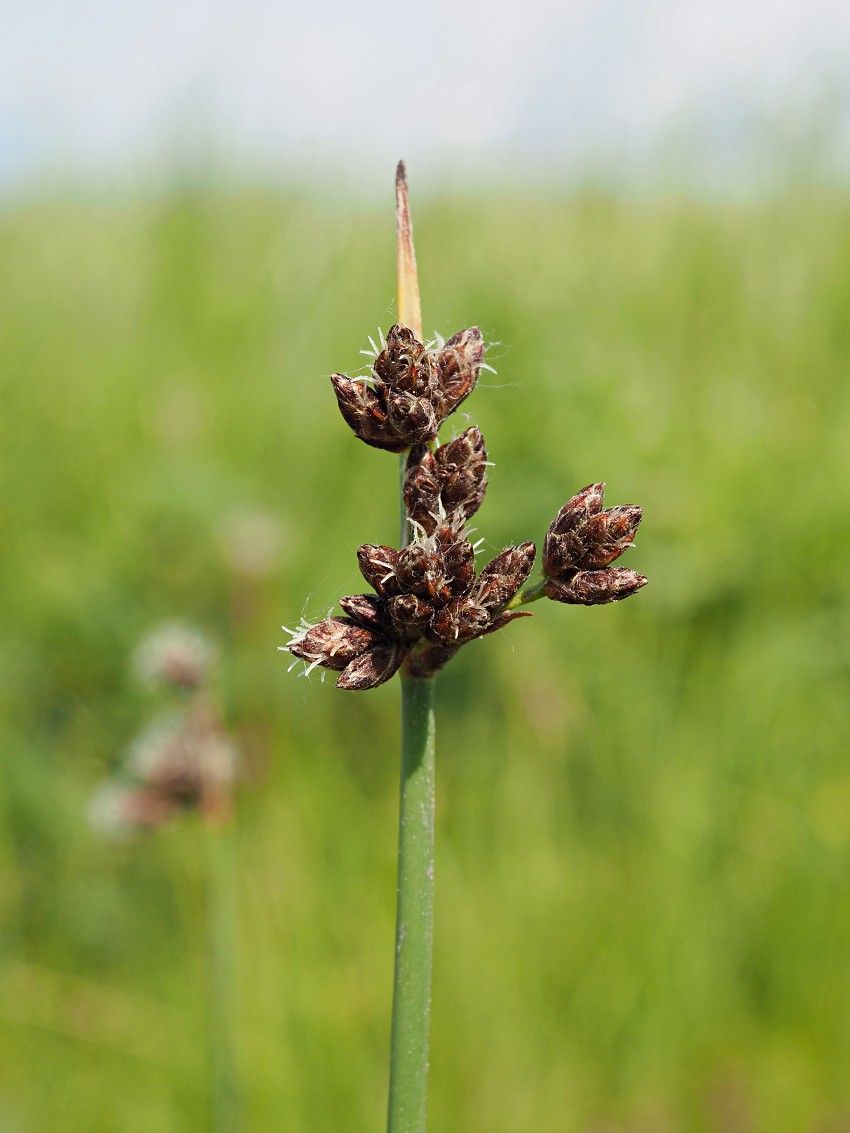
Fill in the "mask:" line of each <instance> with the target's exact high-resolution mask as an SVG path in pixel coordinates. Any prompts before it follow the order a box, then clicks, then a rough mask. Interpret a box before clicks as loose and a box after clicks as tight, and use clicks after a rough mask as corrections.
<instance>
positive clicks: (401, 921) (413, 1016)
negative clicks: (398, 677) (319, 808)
mask: <svg viewBox="0 0 850 1133" xmlns="http://www.w3.org/2000/svg"><path fill="white" fill-rule="evenodd" d="M401 710H402V717H401V718H402V726H401V793H400V805H399V829H398V907H397V918H396V951H395V977H394V980H393V1022H392V1040H391V1044H390V1097H389V1112H388V1119H387V1133H423V1131H424V1129H425V1109H426V1100H427V1095H428V1029H429V1021H430V1014H431V951H432V939H433V927H434V778H435V777H434V681H433V679H424V680H423V679H419V678H415V677H408V676H404V675H403V676H402V682H401Z"/></svg>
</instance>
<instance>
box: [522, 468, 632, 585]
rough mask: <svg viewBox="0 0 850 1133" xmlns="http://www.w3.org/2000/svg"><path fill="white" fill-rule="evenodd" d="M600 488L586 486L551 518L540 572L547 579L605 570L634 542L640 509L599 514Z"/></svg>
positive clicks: (601, 490) (601, 509) (598, 485)
mask: <svg viewBox="0 0 850 1133" xmlns="http://www.w3.org/2000/svg"><path fill="white" fill-rule="evenodd" d="M604 488H605V485H604V484H601V483H600V484H589V485H588V486H587V487H586V488H582V490H581V491H580V492H577V493H576V495H574V496H573V498H572V499H571V500H569V501H568V502H567V503H566V504H565V505H564V506H563V507H562V508H561V510H560V511H559V512H558V514H557V515H556V516H555V518H554V520H553V521H552V524H551V525H550V527H549V530H548V532H547V533H546V539H545V542H544V544H543V571H544V573H545V574H546V575H547V576H548V577H549V578H553V579H564V578H566V577H567V576H568V575H570V574H571V572H573V571H576V570H600V569H602V568H604V567H607V566H609V565H610V564H611V563H612V562H614V560H615V559H618V558H619V557H620V555H622V553H623V551H625V549H626V548H627V547H628V546H629V544H630V543H631V542H632V541H633V540H634V537H635V531H636V530H637V525H638V524H639V523H640V520H641V515H642V511H641V509H640V508H639V507H636V506H634V505H627V506H621V507H612V508H606V509H604V510H603V508H602V494H603V491H604Z"/></svg>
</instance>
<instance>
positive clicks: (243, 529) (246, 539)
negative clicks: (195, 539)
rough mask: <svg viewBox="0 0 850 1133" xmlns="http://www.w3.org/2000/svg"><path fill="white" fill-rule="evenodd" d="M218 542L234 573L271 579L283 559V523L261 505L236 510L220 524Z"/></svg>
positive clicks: (243, 576) (246, 576) (247, 577)
mask: <svg viewBox="0 0 850 1133" xmlns="http://www.w3.org/2000/svg"><path fill="white" fill-rule="evenodd" d="M218 545H219V548H220V550H221V554H222V557H223V558H224V561H225V563H226V564H227V566H228V567H229V568H230V570H231V571H232V572H233V574H235V575H238V576H239V577H241V578H246V579H262V578H268V577H269V576H270V575H272V574H274V572H275V571H276V570H277V568H278V565H279V564H280V561H281V557H282V554H283V548H284V531H283V526H282V525H281V523H280V521H279V520H278V519H277V517H276V516H274V515H272V514H271V513H270V512H267V511H262V510H260V509H258V508H254V509H252V508H244V509H240V510H238V511H233V512H231V513H230V514H229V515H226V516H225V517H224V518H223V519H222V521H221V523H220V524H219V526H218Z"/></svg>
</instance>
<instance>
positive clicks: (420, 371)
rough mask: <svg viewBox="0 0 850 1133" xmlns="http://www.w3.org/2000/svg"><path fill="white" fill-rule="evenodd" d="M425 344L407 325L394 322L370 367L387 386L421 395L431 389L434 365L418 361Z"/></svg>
mask: <svg viewBox="0 0 850 1133" xmlns="http://www.w3.org/2000/svg"><path fill="white" fill-rule="evenodd" d="M424 354H425V347H424V346H423V345H422V343H421V342H419V341H418V339H417V338H416V335H415V334H414V333H413V331H412V330H411V329H410V327H406V326H403V325H402V324H401V323H396V324H395V325H394V326H391V327H390V329H389V331H388V332H387V344H386V346H385V347H384V349H383V350H382V351H381V353H380V354H379V355H378V357H377V358H376V359H375V365H374V366H373V370H374V372H375V376H376V377H377V378H378V379H380V381H382V382H385V383H386V384H387V385H388V386H389V387H390V389H396V390H403V391H404V392H406V393H412V394H415V395H416V396H417V397H420V396H422V395H424V394H428V393H430V392H431V384H432V382H433V380H434V376H435V375H434V369H433V366H431V365H428V364H426V365H421V364H420V363H421V362H422V358H423V355H424Z"/></svg>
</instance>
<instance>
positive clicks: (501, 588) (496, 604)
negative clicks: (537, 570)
mask: <svg viewBox="0 0 850 1133" xmlns="http://www.w3.org/2000/svg"><path fill="white" fill-rule="evenodd" d="M536 553H537V549H536V548H535V546H534V544H533V543H521V544H520V545H519V546H518V547H508V549H507V550H506V551H502V553H501V554H500V555H497V556H496V557H495V559H493V560H492V561H491V562H489V563H488V564H487V566H486V567H485V568H484V569H483V570H482V572H481V574H480V575H479V576H478V581H477V582H476V584H475V586H474V587H473V589H472V597H473V598H474V599H475V600H476V601H477V602H478V603H479V605H481V606H483V607H484V609H485V610H489V611H491V613H496V612H497V611H498V610H501V608H502V607H503V606H504V605H505V604H506V603H507V602H510V600H511V598H513V596H514V595H515V594H516V593H517V591H518V590H519V588H520V587H521V586H522V584H523V583H524V582H525V580H526V579H527V578H528V576H529V574H531V568H532V567H533V566H534V556H535V555H536Z"/></svg>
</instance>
